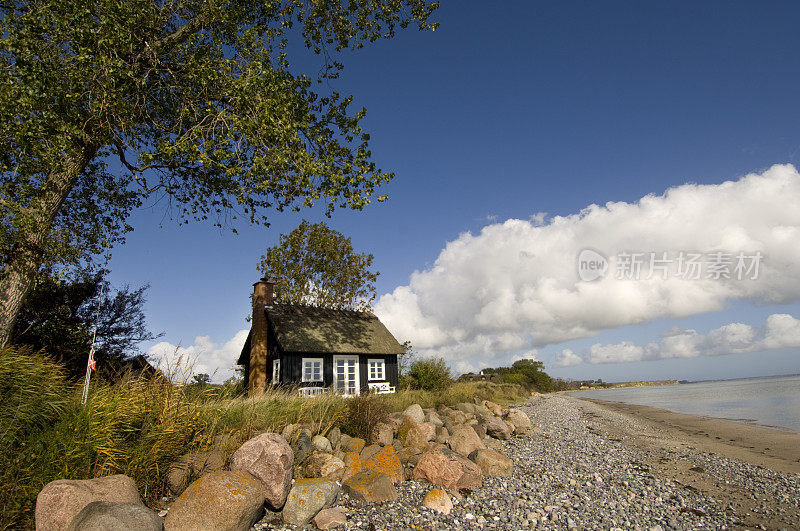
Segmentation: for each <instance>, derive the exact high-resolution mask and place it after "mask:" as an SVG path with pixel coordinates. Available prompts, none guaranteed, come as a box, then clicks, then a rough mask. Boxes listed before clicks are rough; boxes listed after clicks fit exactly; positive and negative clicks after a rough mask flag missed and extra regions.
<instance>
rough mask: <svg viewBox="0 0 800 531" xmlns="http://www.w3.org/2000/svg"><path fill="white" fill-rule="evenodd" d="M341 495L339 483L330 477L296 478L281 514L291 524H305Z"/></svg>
mask: <svg viewBox="0 0 800 531" xmlns="http://www.w3.org/2000/svg"><path fill="white" fill-rule="evenodd" d="M338 497H339V485H338V484H337V483H336V481H335V480H333V479H330V478H308V479H298V480H295V483H294V486H293V487H292V490H291V491H289V496H288V497H287V498H286V505H284V506H283V511H282V513H281V515H282V516H283V521H284V522H286V523H287V524H291V525H297V526H300V525H305V524H307V523H308V522H310V521H311V519H312V518H314V516H316V514H317V513H318V512H320V511H321V510H322V509H324V508H325V507H331V506H332V505H333V504H334V503H336V499H337V498H338Z"/></svg>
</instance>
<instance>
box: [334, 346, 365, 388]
mask: <svg viewBox="0 0 800 531" xmlns="http://www.w3.org/2000/svg"><path fill="white" fill-rule="evenodd" d="M359 383H360V379H359V374H358V356H334V357H333V389H334V391H336V392H337V393H341V394H343V395H345V396H355V395H357V394H358V392H359Z"/></svg>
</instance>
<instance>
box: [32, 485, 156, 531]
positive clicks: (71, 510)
mask: <svg viewBox="0 0 800 531" xmlns="http://www.w3.org/2000/svg"><path fill="white" fill-rule="evenodd" d="M95 501H108V502H119V503H141V498H139V491H138V490H136V483H135V482H134V481H133V480H132V479H131V478H129V477H128V476H123V475H121V474H118V475H115V476H106V477H102V478H94V479H85V480H72V479H57V480H55V481H51V482H50V483H48V484H47V485H45V486H44V488H43V489H42V490H41V492H39V495H38V496H37V497H36V510H35V513H34V514H35V519H36V530H37V531H39V530H42V531H60V530H63V529H67V527H68V526H69V524H70V522H71V521H72V519H73V518H75V516H77V514H78V513H80V512H81V510H83V508H84V507H86V506H87V505H89V504H90V503H92V502H95Z"/></svg>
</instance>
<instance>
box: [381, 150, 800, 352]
mask: <svg viewBox="0 0 800 531" xmlns="http://www.w3.org/2000/svg"><path fill="white" fill-rule="evenodd" d="M799 202H800V175H798V172H797V170H796V169H795V168H794V167H793V166H791V165H778V166H773V167H772V168H770V169H769V170H767V171H765V172H763V173H760V174H750V175H746V176H744V177H742V178H740V179H738V180H735V181H728V182H724V183H721V184H717V185H696V184H685V185H682V186H678V187H675V188H671V189H669V190H667V191H666V192H665V193H664V194H662V195H648V196H646V197H643V198H642V199H640V200H639V201H637V202H635V203H625V202H610V203H606V204H605V205H590V206H588V207H586V208H585V209H583V210H582V211H581V212H579V213H576V214H572V215H569V216H555V217H551V218H545V216H543V215H541V214H534V215H533V216H531V217H530V218H529V219H527V220H521V219H510V220H507V221H505V222H504V223H496V224H491V225H488V226H486V227H484V228H483V229H482V230H481V232H480V233H479V234H471V233H464V234H461V235H460V236H459V237H458V238H457V239H456V240H454V241H451V242H448V243H447V245H446V246H445V248H444V249H443V250H442V251H441V252H440V254H439V256H438V258H437V259H436V261H435V263H434V264H433V266H431V267H430V268H428V269H426V270H424V271H415V272H414V273H413V274H412V275H411V278H410V281H409V284H408V285H406V286H399V287H397V288H396V289H395V290H394V291H393V292H392V293H388V294H385V295H383V296H382V297H381V298H380V299H379V301H378V302H377V304H376V307H375V311H376V313H377V314H378V316H379V317H380V318H381V319H382V320H383V321H384V323H386V325H387V326H388V327H389V329H390V330H391V331H392V332H393V333H394V334H395V335H396V337H397V338H398V339H399V340H400V341H405V340H410V341H411V342H412V344H413V345H414V347H415V348H417V350H419V351H420V352H421V353H422V354H428V355H430V354H436V355H441V356H443V357H445V359H448V360H450V361H452V362H453V363H454V365H456V367H457V368H458V367H465V368H468V367H482V366H487V365H491V364H492V363H494V361H496V360H505V359H507V358H508V357H510V356H512V355H513V354H515V353H517V352H519V351H521V350H526V349H530V348H536V347H540V346H544V345H547V344H554V343H560V342H563V341H567V340H572V339H577V338H584V337H591V336H593V335H596V334H597V333H599V332H600V331H602V330H605V329H611V328H616V327H620V326H624V325H630V324H635V323H641V322H646V321H651V320H654V319H659V318H680V317H687V316H691V315H696V314H700V313H705V312H712V311H719V310H722V309H724V308H725V306H726V304H727V303H728V302H729V301H732V300H749V301H753V302H757V303H789V302H794V301H797V300H800V268H798V267H797V264H800V245H798V242H800V209H796V208H788V207H787V208H776V206H777V205H793V204H798V203H799ZM586 248H591V249H593V250H596V251H599V252H601V253H603V254H604V255H605V256H606V257H607V258H608V259H609V270H608V274H606V275H605V276H604V277H602V278H600V279H598V280H595V281H592V282H589V281H585V280H581V279H580V278H579V276H578V266H577V260H576V259H577V256H578V254H579V253H580V251H581V250H583V249H586ZM637 252H642V253H657V254H655V255H653V256H654V257H657V258H661V257H663V256H666V257H667V258H668V260H672V262H664V263H660V265H664V264H666V265H665V266H664V267H666V269H665V270H664V271H663V274H662V271H661V270H659V269H656V270H655V271H656V274H652V275H646V274H644V270H645V269H646V268H647V267H648V266H649V265H650V264H649V262H647V258H648V256H649V255H642V256H641V257H639V259H640V260H641V261H642V262H643V264H640V265H641V266H642V271H643V274H642V275H641V276H640V278H639V279H638V280H637V279H628V278H617V272H618V271H620V269H619V268H620V267H621V266H620V264H622V263H623V260H622V258H621V257H622V256H624V255H623V253H629V254H631V253H637ZM681 252H684V253H695V252H697V253H702V262H703V263H704V267H705V269H703V270H702V274H701V276H700V278H698V279H691V278H686V275H684V277H680V276H678V267H679V264H678V263H677V257H678V256H679V255H680V253H681ZM715 252H724V253H726V254H725V255H724V256H722V257H721V258H725V259H726V260H729V262H727V263H725V264H726V267H727V278H726V275H725V274H723V275H717V276H719V278H713V276H714V275H713V273H714V272H713V270H712V266H713V264H715V263H716V264H723V263H724V261H722V260H720V261H717V260H715V259H714V255H713V253H715ZM739 252H742V253H745V255H743V256H746V257H751V256H755V253H761V255H760V256H761V257H762V259H760V260H759V261H758V266H759V270H758V274H757V275H755V271H753V270H752V269H751V270H749V271H748V270H747V269H742V270H740V271H739V273H740V275H739V276H743V278H742V279H739V278H737V275H736V271H735V267H736V265H737V253H739ZM662 253H667V254H666V255H663V254H662ZM688 256H689V254H686V257H688ZM752 262H756V260H751V261H750V263H748V264H747V265H748V266H749V265H752ZM655 265H656V266H658V265H659V263H658V262H657V263H656V264H655ZM680 265H681V266H685V264H684V263H682V264H680ZM685 269H686V268H684V271H683V273H686V270H685ZM723 273H724V271H723ZM742 274H743V275H742ZM753 276H756V278H755V279H752V278H750V277H753ZM709 277H712V278H709ZM746 333H747V331H746V330H745V329H741V328H739V329H731V330H727V331H720V334H722V335H723V336H724V337H725V338H726V339H727V340H728V341H729V342H730V345H731V346H730V348H735V346H736V344H737V341H742V340H743V338H744V339H746V337H745V336H743V335H742V334H746ZM686 336H687V333H682V334H678V335H676V336H675V337H674V338H673V339H669V340H666V339H664V340H662V342H663V343H664V348H666V349H674V351H675V352H676V355H678V353H681V352H683V353H687V352H689V351H687V350H686V349H687V348H688V346H687V344H685V343H687V342H688V343H691V341H690V340H689V339H688V338H687V337H686ZM619 350H621V351H624V352H625V353H626V354H625V355H627V356H636V355H637V352H638V351H635V350H630V349H629V348H628V347H627V346H621V347H619ZM646 354H647V353H646V352H643V353H642V355H646ZM596 355H597V356H598V359H599V358H601V357H603V356H608V355H609V354H608V352H606V351H602V350H601V351H598V352H597V354H596ZM561 359H562V362H568V363H574V362H575V359H574V358H573V357H572V356H569V355H565V356H563V357H562V358H561Z"/></svg>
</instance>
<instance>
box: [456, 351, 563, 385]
mask: <svg viewBox="0 0 800 531" xmlns="http://www.w3.org/2000/svg"><path fill="white" fill-rule="evenodd" d="M482 380H485V381H490V382H494V383H512V384H518V385H522V386H525V387H526V388H527V389H529V390H536V391H539V392H540V393H549V392H551V391H558V390H560V389H557V388H556V385H557V382H558V381H559V380H557V379H556V380H554V379H553V378H551V377H550V375H549V374H547V373H546V372H544V363H542V362H541V361H535V360H527V359H526V360H519V361H517V362H514V364H513V365H512V366H511V367H497V368H491V367H490V368H488V369H483V370H482V371H480V372H479V373H477V374H476V373H472V372H469V373H467V374H462V375H461V376H460V377H459V378H458V381H459V382H474V381H482Z"/></svg>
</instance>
